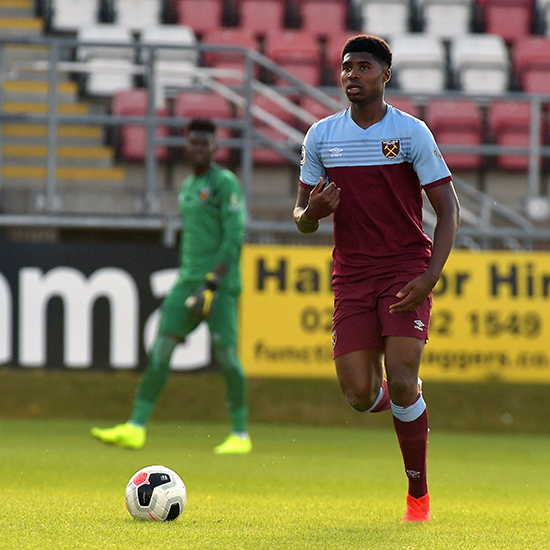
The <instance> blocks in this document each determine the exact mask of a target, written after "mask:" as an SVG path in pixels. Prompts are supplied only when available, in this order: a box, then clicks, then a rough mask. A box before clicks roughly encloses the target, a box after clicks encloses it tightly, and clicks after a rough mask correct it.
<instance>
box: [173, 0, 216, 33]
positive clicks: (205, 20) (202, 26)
mask: <svg viewBox="0 0 550 550" xmlns="http://www.w3.org/2000/svg"><path fill="white" fill-rule="evenodd" d="M175 8H176V22H177V24H178V25H186V26H188V27H191V28H192V29H193V31H194V32H195V34H198V35H201V36H202V35H203V34H205V33H208V32H211V31H212V30H214V29H220V28H221V27H222V17H223V0H176V4H175Z"/></svg>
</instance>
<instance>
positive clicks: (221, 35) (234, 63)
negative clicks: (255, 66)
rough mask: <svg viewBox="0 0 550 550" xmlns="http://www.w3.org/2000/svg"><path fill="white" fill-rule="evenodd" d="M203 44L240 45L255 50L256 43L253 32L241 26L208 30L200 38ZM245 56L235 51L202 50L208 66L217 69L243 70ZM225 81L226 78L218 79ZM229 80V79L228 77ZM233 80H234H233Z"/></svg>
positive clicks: (256, 47)
mask: <svg viewBox="0 0 550 550" xmlns="http://www.w3.org/2000/svg"><path fill="white" fill-rule="evenodd" d="M202 42H203V44H220V45H222V46H241V47H243V48H247V49H249V50H257V49H258V43H257V41H256V36H255V34H254V32H253V31H252V30H250V29H246V28H242V27H232V28H225V29H216V30H213V31H210V32H208V33H207V34H206V35H205V36H204V37H203V40H202ZM244 60H245V57H244V55H242V54H241V53H238V52H236V51H232V52H231V51H223V50H218V51H210V52H204V54H203V61H204V63H205V65H208V66H209V67H215V68H217V69H234V70H238V71H244V70H245V65H244ZM220 80H221V81H225V80H226V79H220ZM229 80H231V79H229ZM233 82H234V80H233Z"/></svg>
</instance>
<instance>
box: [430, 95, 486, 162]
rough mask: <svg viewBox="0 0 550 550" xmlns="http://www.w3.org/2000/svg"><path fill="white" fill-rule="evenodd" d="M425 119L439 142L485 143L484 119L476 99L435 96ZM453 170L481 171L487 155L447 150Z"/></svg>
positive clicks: (446, 143)
mask: <svg viewBox="0 0 550 550" xmlns="http://www.w3.org/2000/svg"><path fill="white" fill-rule="evenodd" d="M424 119H425V121H426V123H427V124H428V126H429V127H430V128H431V130H432V132H433V133H434V136H435V138H436V140H437V142H438V145H439V146H441V147H443V146H445V145H480V144H481V143H482V142H483V133H482V132H483V118H482V113H481V109H480V107H479V105H478V103H477V102H476V101H474V100H472V99H433V100H431V101H429V102H428V104H427V105H426V109H425V113H424ZM444 157H445V161H446V162H447V165H448V166H449V168H450V169H451V170H478V169H479V168H481V166H482V163H483V157H482V156H481V155H480V154H475V153H451V152H449V153H444Z"/></svg>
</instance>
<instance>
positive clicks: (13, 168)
mask: <svg viewBox="0 0 550 550" xmlns="http://www.w3.org/2000/svg"><path fill="white" fill-rule="evenodd" d="M125 176H126V172H125V170H124V168H116V167H114V168H88V167H87V168H81V167H70V166H66V167H59V168H58V169H57V172H56V180H57V181H58V182H61V181H64V182H66V183H67V182H69V183H73V184H75V185H83V186H89V185H90V182H93V183H94V185H95V184H100V183H121V182H123V181H124V178H125ZM46 177H47V170H46V166H22V165H14V164H8V165H4V166H3V168H2V180H3V184H4V185H6V184H7V183H8V182H16V181H17V182H24V181H27V182H29V181H31V182H33V183H38V180H42V182H45V181H46Z"/></svg>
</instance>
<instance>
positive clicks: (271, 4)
mask: <svg viewBox="0 0 550 550" xmlns="http://www.w3.org/2000/svg"><path fill="white" fill-rule="evenodd" d="M285 9H286V4H285V1H284V0H238V10H239V14H240V26H241V27H244V28H246V29H251V30H252V31H254V33H256V35H258V36H265V35H266V34H267V33H269V32H272V31H277V30H282V29H283V28H284V23H285Z"/></svg>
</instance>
